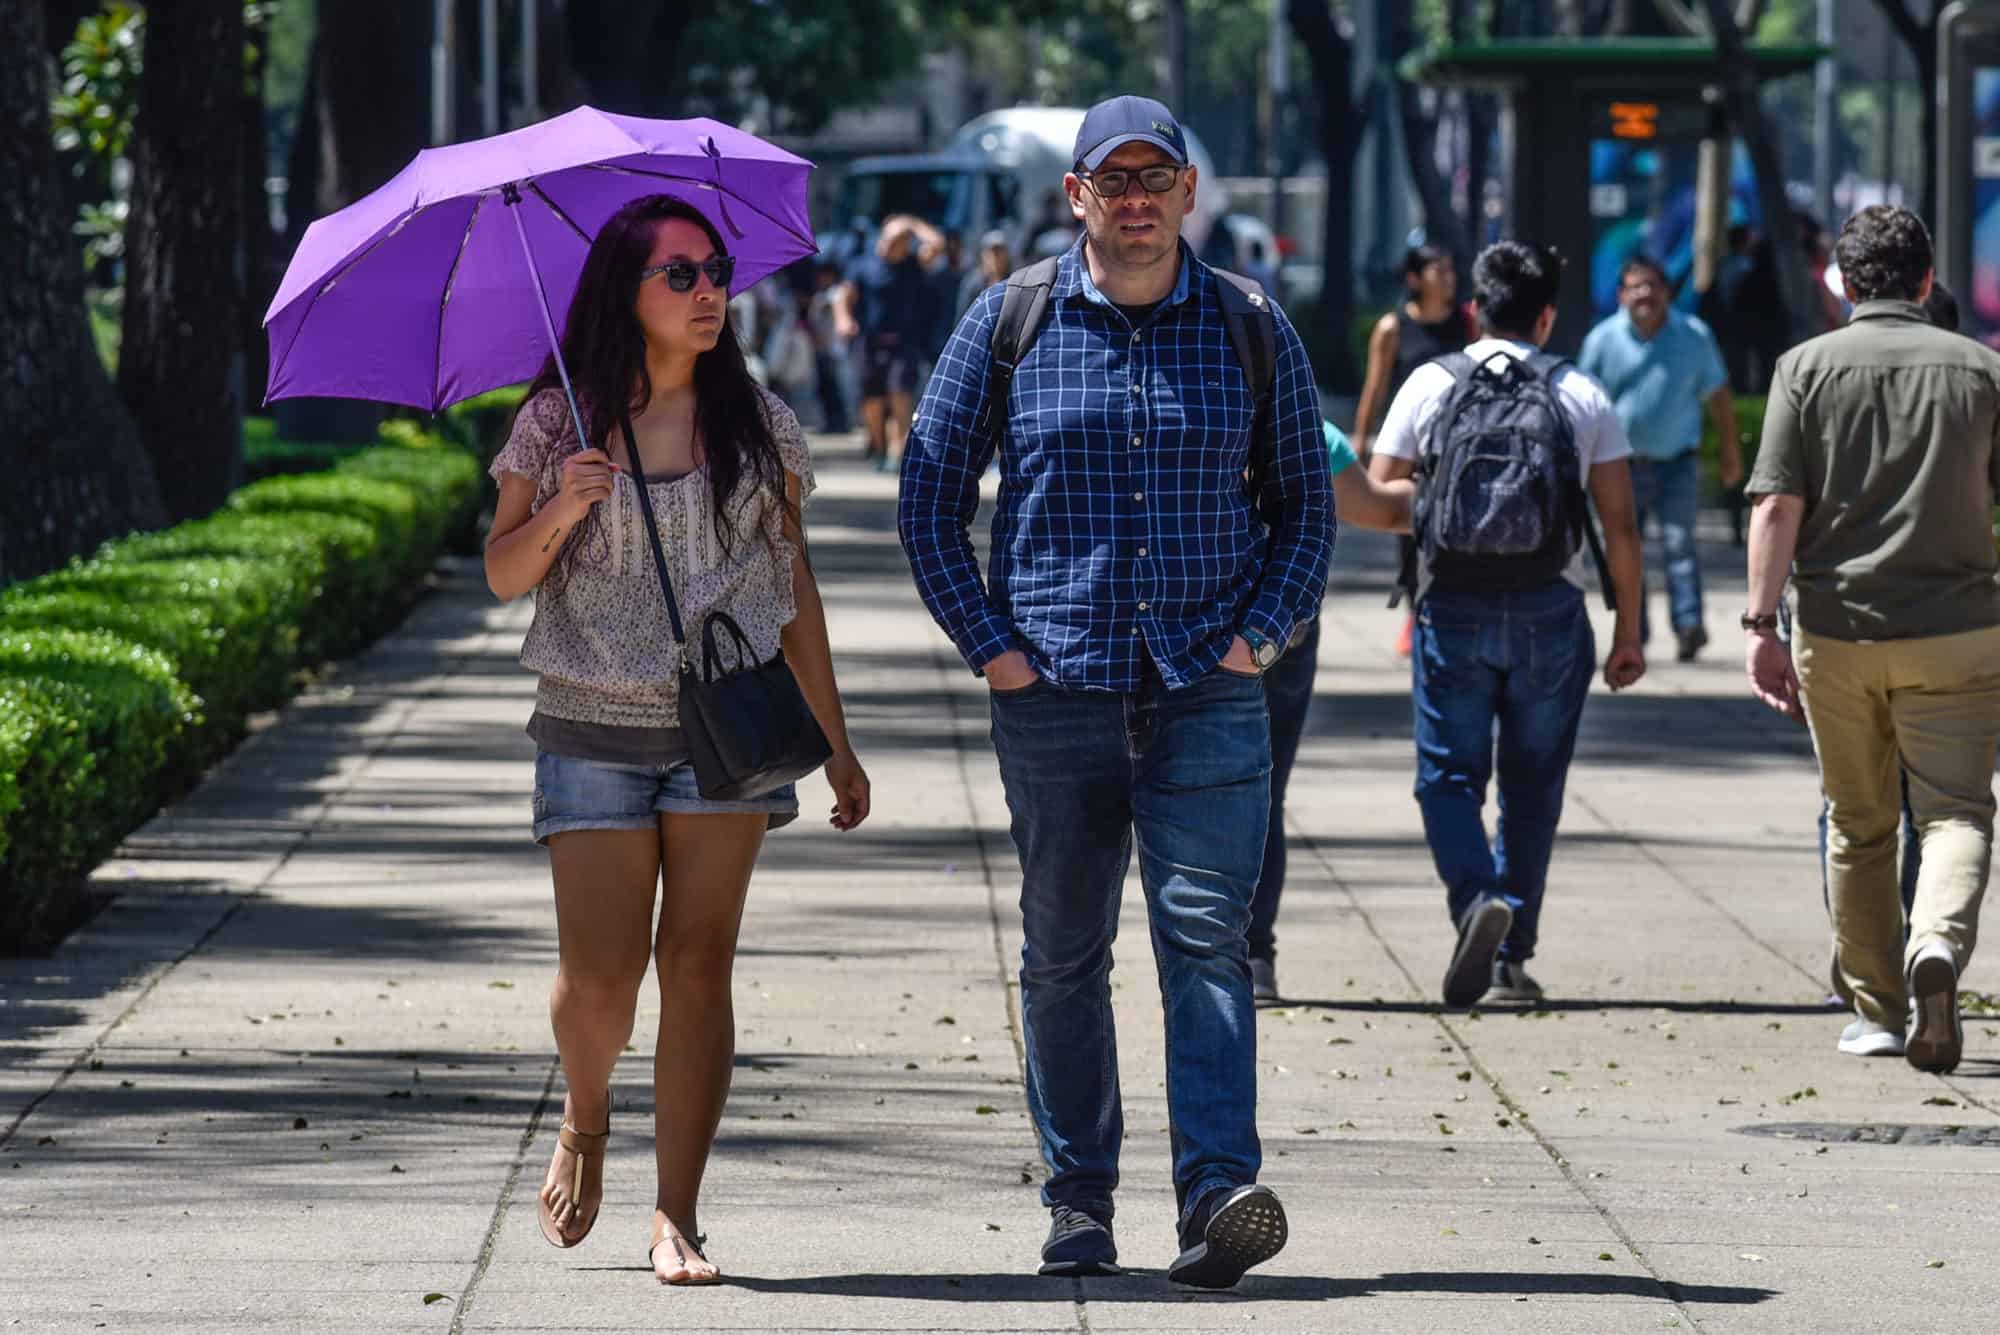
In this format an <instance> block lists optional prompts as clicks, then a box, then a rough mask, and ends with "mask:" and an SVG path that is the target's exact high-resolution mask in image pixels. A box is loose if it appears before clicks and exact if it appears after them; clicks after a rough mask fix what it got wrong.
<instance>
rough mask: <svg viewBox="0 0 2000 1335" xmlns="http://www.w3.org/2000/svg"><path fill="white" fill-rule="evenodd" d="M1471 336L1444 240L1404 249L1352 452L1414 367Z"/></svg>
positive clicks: (1373, 344)
mask: <svg viewBox="0 0 2000 1335" xmlns="http://www.w3.org/2000/svg"><path fill="white" fill-rule="evenodd" d="M1474 336H1475V331H1474V328H1473V321H1472V318H1471V317H1470V316H1469V315H1468V314H1467V313H1466V311H1465V310H1464V309H1463V308H1462V307H1461V306H1459V305H1458V266H1457V265H1456V264H1454V263H1453V262H1452V258H1451V252H1450V251H1448V250H1446V249H1445V248H1444V247H1443V246H1437V245H1431V244H1428V243H1426V244H1424V245H1418V246H1411V247H1410V248H1409V249H1408V250H1406V251H1404V252H1403V300H1402V301H1401V302H1399V303H1398V304H1397V305H1396V308H1395V309H1394V310H1391V311H1389V312H1388V313H1386V314H1385V315H1383V317H1382V318H1381V319H1379V320H1377V321H1376V322H1375V328H1374V330H1373V331H1372V332H1371V333H1370V334H1369V335H1368V370H1367V373H1366V374H1365V375H1364V376H1363V377H1362V381H1361V400H1360V402H1359V403H1357V404H1355V406H1354V452H1355V453H1356V454H1357V455H1359V456H1360V457H1361V458H1362V459H1363V460H1366V459H1367V458H1368V456H1369V454H1370V453H1371V452H1372V450H1373V447H1374V437H1375V431H1376V428H1377V427H1379V426H1380V425H1381V422H1382V414H1383V413H1384V412H1385V411H1387V409H1388V407H1389V404H1390V403H1391V402H1393V401H1394V399H1395V397H1396V395H1397V394H1398V393H1399V392H1401V390H1402V388H1403V385H1404V383H1405V382H1406V381H1408V380H1409V378H1410V373H1411V372H1412V371H1415V370H1416V369H1417V368H1418V367H1419V366H1422V365H1423V364H1424V363H1425V362H1428V361H1430V360H1431V359H1432V358H1434V357H1442V356H1444V355H1445V354H1446V353H1447V352H1457V351H1459V350H1460V349H1462V348H1464V347H1465V345H1466V344H1467V343H1470V342H1471V341H1472V339H1473V337H1474ZM1415 560H1416V549H1415V548H1414V547H1412V546H1411V545H1410V544H1409V543H1408V542H1405V543H1403V544H1402V571H1401V576H1402V577H1403V579H1404V581H1405V582H1407V577H1408V575H1409V573H1410V571H1411V569H1412V568H1413V563H1414V562H1415ZM1414 616H1415V612H1414V610H1412V611H1411V612H1409V613H1407V614H1405V616H1404V617H1403V627H1402V629H1401V630H1400V631H1399V632H1397V635H1396V652H1397V653H1398V654H1401V655H1402V656H1403V657H1405V658H1407V657H1409V654H1410V634H1411V630H1412V628H1413V626H1414V625H1415V622H1414V620H1413V618H1414Z"/></svg>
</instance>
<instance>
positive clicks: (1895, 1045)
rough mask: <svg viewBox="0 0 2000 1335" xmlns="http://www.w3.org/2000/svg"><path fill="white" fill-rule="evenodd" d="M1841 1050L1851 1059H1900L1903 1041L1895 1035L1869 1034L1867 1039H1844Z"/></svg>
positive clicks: (1841, 1042)
mask: <svg viewBox="0 0 2000 1335" xmlns="http://www.w3.org/2000/svg"><path fill="white" fill-rule="evenodd" d="M1840 1050H1841V1051H1842V1052H1844V1053H1846V1054H1847V1055H1848V1056H1850V1057H1900V1056H1902V1055H1903V1040H1902V1039H1901V1038H1900V1037H1898V1036H1897V1035H1895V1034H1869V1035H1868V1036H1867V1037H1865V1038H1843V1039H1841V1040H1840Z"/></svg>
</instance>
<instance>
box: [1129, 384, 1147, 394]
mask: <svg viewBox="0 0 2000 1335" xmlns="http://www.w3.org/2000/svg"><path fill="white" fill-rule="evenodd" d="M1132 392H1133V393H1134V394H1144V393H1145V392H1146V391H1145V390H1143V389H1141V388H1139V387H1138V386H1137V385H1134V386H1132Z"/></svg>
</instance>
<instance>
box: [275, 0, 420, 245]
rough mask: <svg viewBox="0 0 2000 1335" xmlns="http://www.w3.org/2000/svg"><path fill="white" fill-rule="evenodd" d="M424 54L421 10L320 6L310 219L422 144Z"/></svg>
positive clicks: (383, 1)
mask: <svg viewBox="0 0 2000 1335" xmlns="http://www.w3.org/2000/svg"><path fill="white" fill-rule="evenodd" d="M430 50H431V7H430V6H429V5H425V4H414V3H412V2H411V0H338V3H331V4H330V3H325V2H324V0H323V2H322V3H321V4H320V6H319V38H318V41H317V42H316V44H315V50H314V67H313V73H314V75H315V78H314V83H315V84H316V85H317V88H316V91H317V93H318V99H319V105H318V107H317V108H316V110H317V113H318V120H319V129H320V143H319V157H320V171H319V189H318V197H317V198H316V199H315V201H314V205H315V207H314V210H313V215H312V216H313V217H317V216H321V215H324V214H328V213H332V212H333V211H334V210H335V209H340V208H345V207H346V206H347V205H349V204H352V203H353V202H354V201H355V200H357V199H360V198H361V197H362V196H363V195H365V194H367V193H368V192H369V191H371V190H373V189H375V188H376V187H377V186H379V185H381V184H382V183H383V182H385V181H387V180H388V179H389V178H390V177H392V176H394V175H395V174H396V173H397V172H399V171H401V170H403V168H405V167H407V166H408V165H409V164H410V159H411V158H413V157H415V156H416V154H417V150H419V149H421V148H423V147H424V146H425V145H427V144H428V143H429V142H430V113H431V98H430V88H431V57H430ZM310 221H312V217H308V218H305V219H303V220H301V222H300V226H304V224H305V223H307V222H310Z"/></svg>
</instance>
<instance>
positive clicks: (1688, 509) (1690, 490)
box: [1632, 450, 1701, 634]
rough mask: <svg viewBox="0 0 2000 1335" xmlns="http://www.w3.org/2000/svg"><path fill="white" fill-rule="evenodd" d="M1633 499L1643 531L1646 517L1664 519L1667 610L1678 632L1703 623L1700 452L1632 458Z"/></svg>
mask: <svg viewBox="0 0 2000 1335" xmlns="http://www.w3.org/2000/svg"><path fill="white" fill-rule="evenodd" d="M1632 499H1633V502H1634V504H1635V505H1636V506H1637V507H1638V512H1639V532H1641V533H1644V532H1645V531H1646V517H1647V516H1648V515H1653V516H1657V517H1658V519H1659V521H1660V547H1661V555H1662V556H1663V557H1664V558H1665V559H1664V560H1663V561H1662V562H1661V564H1662V565H1664V566H1665V567H1666V571H1667V609H1668V615H1669V616H1670V617H1671V618H1672V620H1673V625H1674V629H1675V630H1676V631H1682V630H1688V629H1691V628H1693V627H1695V626H1699V625H1700V624H1701V562H1700V561H1699V560H1697V559H1696V557H1695V546H1694V527H1695V513H1696V511H1697V510H1698V509H1699V507H1700V504H1701V464H1700V460H1699V456H1698V454H1697V452H1696V451H1694V450H1689V451H1688V452H1687V453H1685V454H1680V455H1676V456H1674V457H1673V458H1671V459H1642V458H1639V457H1638V456H1637V455H1634V456H1633V458H1632ZM1639 623H1640V626H1641V628H1642V633H1647V634H1649V633H1650V631H1651V625H1650V623H1649V622H1648V620H1647V618H1646V611H1645V603H1644V602H1643V601H1642V602H1641V603H1640V605H1639Z"/></svg>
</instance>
